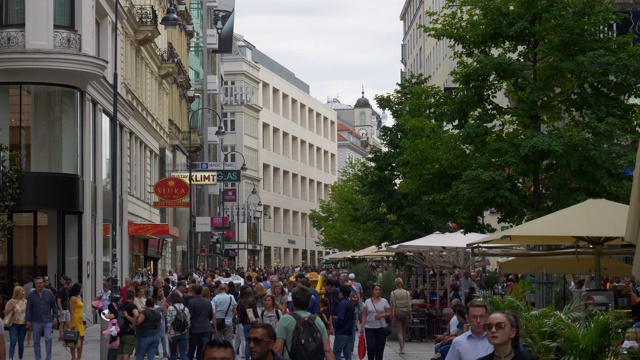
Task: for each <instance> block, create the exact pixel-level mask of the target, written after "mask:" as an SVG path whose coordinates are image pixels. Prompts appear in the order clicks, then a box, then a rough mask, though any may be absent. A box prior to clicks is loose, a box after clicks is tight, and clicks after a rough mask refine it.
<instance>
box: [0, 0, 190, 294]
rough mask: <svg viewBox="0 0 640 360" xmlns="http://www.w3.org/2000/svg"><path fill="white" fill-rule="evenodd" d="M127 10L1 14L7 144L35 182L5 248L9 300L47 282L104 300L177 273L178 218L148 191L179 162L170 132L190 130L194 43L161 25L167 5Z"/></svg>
mask: <svg viewBox="0 0 640 360" xmlns="http://www.w3.org/2000/svg"><path fill="white" fill-rule="evenodd" d="M143 3H144V4H143ZM117 4H118V2H115V1H106V0H83V1H70V0H52V1H31V0H11V1H2V2H0V22H1V23H0V25H1V26H0V143H2V144H5V145H8V146H9V147H10V148H11V150H12V151H14V152H17V153H19V158H20V165H21V166H22V168H23V171H24V174H23V175H22V176H21V178H20V188H21V193H20V195H19V197H18V199H17V201H16V204H15V206H14V207H13V209H12V212H11V213H10V214H9V216H10V218H12V219H13V220H14V221H15V223H16V226H14V228H13V232H12V233H11V234H9V236H8V237H7V238H6V239H5V241H4V242H3V244H2V246H0V253H1V255H0V286H1V290H0V291H1V292H2V294H3V295H10V294H11V291H12V286H13V283H14V282H18V283H20V284H21V285H25V284H28V283H30V282H31V281H32V280H33V278H34V277H35V276H38V275H41V276H44V275H48V276H49V277H50V278H51V280H52V285H54V286H57V281H56V280H57V279H59V277H60V276H61V275H63V274H65V275H68V276H69V277H71V278H72V279H73V281H77V282H81V283H82V284H83V286H84V292H85V294H95V293H96V292H97V291H98V290H99V289H101V288H102V286H101V285H102V281H103V280H105V279H107V278H109V277H111V276H114V275H115V276H117V277H118V278H119V279H123V278H124V277H127V276H130V275H131V274H132V273H133V272H135V271H136V268H138V267H149V268H151V269H152V271H153V272H154V273H155V274H160V272H161V268H164V267H170V266H173V263H172V261H173V259H171V257H170V252H167V251H165V250H164V249H168V248H169V247H167V248H164V244H165V243H164V240H166V241H167V242H168V243H171V240H172V239H175V238H177V236H178V232H177V229H175V227H174V226H173V224H172V223H171V222H172V218H173V215H172V214H171V211H165V210H161V209H157V208H154V207H153V206H152V204H153V201H154V200H155V199H153V198H152V197H151V196H150V194H149V189H150V186H153V183H154V182H155V180H157V179H158V178H160V177H163V176H164V174H165V170H166V167H167V164H170V163H171V162H172V160H171V159H172V157H174V154H175V148H176V146H175V145H174V144H172V142H171V141H170V138H171V133H172V131H171V129H170V123H171V122H173V123H174V124H178V127H182V128H186V122H187V120H186V116H187V105H186V102H187V99H186V96H182V95H181V94H182V93H183V92H184V93H186V90H185V89H187V88H188V87H189V84H188V83H187V82H185V80H186V79H180V80H179V79H177V78H176V76H179V75H180V74H181V69H180V66H179V62H180V59H181V56H183V57H182V59H183V61H185V60H187V58H186V56H187V55H186V42H187V41H188V36H189V35H188V34H187V32H186V28H184V27H181V30H178V31H177V32H175V33H167V32H165V30H164V29H163V28H162V26H161V25H159V24H158V18H159V17H162V15H164V13H165V11H166V9H167V1H164V0H155V1H132V0H126V1H125V0H123V1H119V5H120V6H116V5H117ZM116 11H117V12H118V13H117V14H118V21H117V24H116ZM180 17H181V19H183V20H187V19H188V13H186V12H185V13H183V14H180ZM185 23H186V21H185ZM116 25H117V26H116ZM116 31H117V47H116ZM174 45H175V47H176V48H177V50H175V51H173V52H169V51H168V50H169V48H173V47H174ZM116 49H117V54H116V53H115V50H116ZM182 49H185V51H182ZM183 54H184V55H183ZM114 75H115V76H117V79H118V84H117V86H116V89H115V92H116V94H117V98H118V107H117V126H116V128H117V129H118V130H117V132H116V133H115V134H114V133H113V131H112V128H113V125H114V121H115V120H114V80H113V79H114ZM114 135H115V136H116V138H117V147H116V149H117V156H116V160H117V163H116V164H117V180H116V182H117V184H118V191H117V192H116V194H117V196H116V199H117V200H116V203H115V204H113V201H112V198H113V196H112V194H113V189H114V186H113V178H112V172H111V169H112V165H113V163H114V158H113V156H112V147H111V139H112V136H114ZM113 206H116V207H117V209H118V218H117V219H113V217H112V214H113V211H112V210H113ZM114 220H115V221H114ZM114 222H115V224H117V226H116V227H115V229H112V227H111V226H112V224H113V223H114ZM136 225H143V226H145V227H146V229H151V230H153V231H157V230H158V229H160V228H162V229H164V230H163V231H160V232H159V233H156V234H152V231H150V230H144V229H143V228H141V227H140V226H138V227H136ZM165 230H166V231H165ZM114 232H115V235H116V236H115V241H112V240H113V236H112V235H113V233H114ZM113 250H115V252H112V251H113ZM112 254H113V255H115V256H112ZM167 254H168V256H167V257H164V255H167ZM114 259H117V262H116V263H115V266H114V264H113V263H112V261H113V260H114ZM161 259H166V260H161ZM162 261H164V263H163V262H162ZM90 296H91V295H90ZM86 303H87V306H88V302H86Z"/></svg>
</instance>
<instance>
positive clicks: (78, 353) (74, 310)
mask: <svg viewBox="0 0 640 360" xmlns="http://www.w3.org/2000/svg"><path fill="white" fill-rule="evenodd" d="M81 295H82V284H80V283H75V284H73V286H71V290H69V314H71V320H69V329H70V330H76V331H78V332H79V333H80V338H78V344H77V345H76V347H75V348H74V347H71V348H69V351H70V352H71V360H81V359H82V347H83V345H84V335H85V333H84V322H83V321H84V304H83V303H82V299H81V298H80V296H81Z"/></svg>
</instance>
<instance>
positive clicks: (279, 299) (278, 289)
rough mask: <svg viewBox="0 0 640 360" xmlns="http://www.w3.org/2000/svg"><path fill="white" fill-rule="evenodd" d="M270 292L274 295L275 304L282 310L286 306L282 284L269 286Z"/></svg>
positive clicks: (285, 295)
mask: <svg viewBox="0 0 640 360" xmlns="http://www.w3.org/2000/svg"><path fill="white" fill-rule="evenodd" d="M271 294H272V295H273V296H274V300H275V304H276V306H277V307H278V308H279V309H280V311H282V312H284V310H285V309H286V308H287V293H285V292H284V286H282V284H279V283H278V284H275V285H273V287H272V288H271Z"/></svg>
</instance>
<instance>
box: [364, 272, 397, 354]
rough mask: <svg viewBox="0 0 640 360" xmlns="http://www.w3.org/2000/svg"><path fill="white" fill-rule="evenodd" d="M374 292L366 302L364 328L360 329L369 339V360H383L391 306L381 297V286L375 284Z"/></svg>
mask: <svg viewBox="0 0 640 360" xmlns="http://www.w3.org/2000/svg"><path fill="white" fill-rule="evenodd" d="M372 292H373V294H372V296H371V298H369V299H367V301H365V302H364V307H363V309H362V323H363V324H364V326H363V327H362V328H361V329H360V333H362V332H363V330H364V333H365V337H366V339H367V357H368V360H382V356H383V355H384V346H385V344H386V342H387V335H386V334H385V332H384V328H385V327H386V326H387V320H386V319H388V318H390V317H391V306H390V305H389V302H388V301H387V299H384V298H382V297H381V296H380V295H381V294H382V287H381V286H380V284H374V285H373V289H372Z"/></svg>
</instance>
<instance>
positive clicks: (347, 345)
mask: <svg viewBox="0 0 640 360" xmlns="http://www.w3.org/2000/svg"><path fill="white" fill-rule="evenodd" d="M350 294H351V288H350V287H349V286H347V285H341V286H340V292H339V295H338V297H339V300H338V317H337V318H336V322H335V324H333V328H334V330H335V339H334V340H333V355H334V356H335V358H336V359H340V354H343V355H344V359H345V360H351V353H352V352H353V344H354V341H352V337H353V336H354V335H353V324H354V321H355V308H354V306H353V303H352V302H351V300H350V299H349V295H350Z"/></svg>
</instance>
